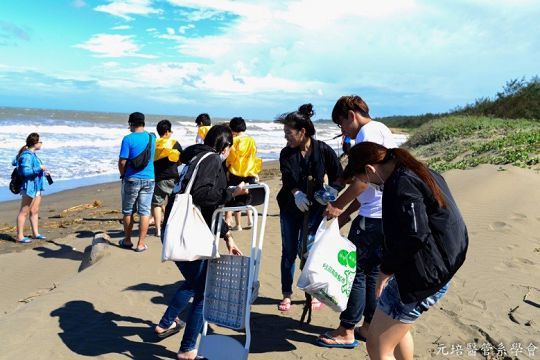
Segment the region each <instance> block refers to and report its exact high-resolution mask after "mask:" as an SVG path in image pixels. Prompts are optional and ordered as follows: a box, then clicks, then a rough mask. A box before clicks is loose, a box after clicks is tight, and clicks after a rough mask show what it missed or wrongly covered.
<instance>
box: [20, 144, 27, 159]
mask: <svg viewBox="0 0 540 360" xmlns="http://www.w3.org/2000/svg"><path fill="white" fill-rule="evenodd" d="M26 149H28V146H26V145H24V146H23V147H22V148H21V149H20V150H19V153H18V154H17V157H19V156H21V154H22V153H23V151H24V150H26Z"/></svg>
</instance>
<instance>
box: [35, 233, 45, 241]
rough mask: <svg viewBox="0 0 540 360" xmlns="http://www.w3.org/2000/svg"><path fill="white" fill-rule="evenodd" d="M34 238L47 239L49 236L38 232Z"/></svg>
mask: <svg viewBox="0 0 540 360" xmlns="http://www.w3.org/2000/svg"><path fill="white" fill-rule="evenodd" d="M34 239H36V240H47V237H46V236H43V235H41V234H37V235H36V236H34Z"/></svg>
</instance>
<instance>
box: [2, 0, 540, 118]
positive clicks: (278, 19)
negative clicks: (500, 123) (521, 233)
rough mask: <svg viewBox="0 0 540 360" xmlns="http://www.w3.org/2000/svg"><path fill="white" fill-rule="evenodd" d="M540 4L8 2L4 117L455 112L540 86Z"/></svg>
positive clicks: (426, 0) (524, 0) (449, 0)
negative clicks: (8, 113)
mask: <svg viewBox="0 0 540 360" xmlns="http://www.w3.org/2000/svg"><path fill="white" fill-rule="evenodd" d="M539 18H540V1H538V0H469V1H466V0H436V1H435V0H385V1H382V0H379V1H368V0H351V1H342V0H333V1H322V0H299V1H281V0H271V1H259V0H237V1H232V0H102V1H91V0H39V1H35V0H32V1H29V0H2V1H1V2H0V106H15V107H33V108H51V109H69V110H88V111H111V112H132V111H141V112H146V113H153V114H170V115H187V116H193V115H196V114H198V113H201V112H208V113H210V114H211V115H214V116H219V117H225V118H228V117H233V116H243V117H244V118H247V119H272V118H275V117H276V116H277V115H278V114H281V113H284V112H288V111H293V110H296V109H297V108H298V106H299V105H301V104H303V103H308V102H309V103H312V104H313V105H314V108H315V111H316V113H317V115H316V118H329V117H330V114H331V111H332V107H333V105H334V104H335V102H336V100H337V99H338V98H339V97H340V96H342V95H349V94H357V95H360V96H361V97H362V98H364V100H365V101H366V102H367V103H368V105H369V107H370V113H371V115H372V117H374V116H388V115H414V114H422V113H427V112H444V111H448V110H450V109H453V108H455V107H456V106H459V105H465V104H467V103H471V102H473V101H474V100H475V99H477V98H480V97H488V96H494V95H495V93H496V92H497V91H499V90H501V88H502V86H503V85H504V84H505V83H506V81H508V80H510V79H515V78H521V77H525V78H530V77H531V76H534V75H540V65H539V64H540V36H539V35H540V21H538V19H539Z"/></svg>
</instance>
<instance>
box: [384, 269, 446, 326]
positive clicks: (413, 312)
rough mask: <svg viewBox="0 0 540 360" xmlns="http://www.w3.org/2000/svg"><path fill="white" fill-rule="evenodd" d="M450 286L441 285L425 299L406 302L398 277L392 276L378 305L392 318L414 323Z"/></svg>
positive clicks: (405, 322)
mask: <svg viewBox="0 0 540 360" xmlns="http://www.w3.org/2000/svg"><path fill="white" fill-rule="evenodd" d="M448 286H449V283H447V284H446V285H444V286H443V287H441V288H440V289H439V291H437V292H436V293H435V294H433V295H431V296H428V297H427V298H425V299H422V300H420V301H416V302H412V303H407V304H405V303H402V302H401V297H400V296H399V289H398V283H397V281H396V278H395V277H392V278H391V279H390V281H388V285H386V287H385V288H384V290H383V293H382V294H381V297H380V298H379V303H378V307H379V309H381V311H382V312H384V313H385V314H386V315H388V316H390V317H391V318H392V319H394V320H397V321H399V322H402V323H404V324H412V323H414V322H415V321H416V320H418V318H419V317H420V315H422V313H424V312H425V311H428V310H429V308H430V307H432V306H433V305H435V304H436V303H437V302H438V301H439V300H441V299H442V298H443V296H444V295H445V294H446V292H447V291H448Z"/></svg>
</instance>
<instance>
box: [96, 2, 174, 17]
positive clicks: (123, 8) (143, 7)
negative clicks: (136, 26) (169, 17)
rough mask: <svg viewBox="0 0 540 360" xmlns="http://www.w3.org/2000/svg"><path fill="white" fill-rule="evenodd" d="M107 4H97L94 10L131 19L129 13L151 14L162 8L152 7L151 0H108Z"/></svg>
mask: <svg viewBox="0 0 540 360" xmlns="http://www.w3.org/2000/svg"><path fill="white" fill-rule="evenodd" d="M108 1H109V3H108V4H107V5H99V6H97V7H95V8H94V10H96V11H101V12H104V13H108V14H110V15H113V16H118V17H121V18H122V19H124V20H133V17H131V16H130V15H143V16H146V15H153V14H162V13H163V10H161V9H156V8H154V7H152V1H151V0H108Z"/></svg>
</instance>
